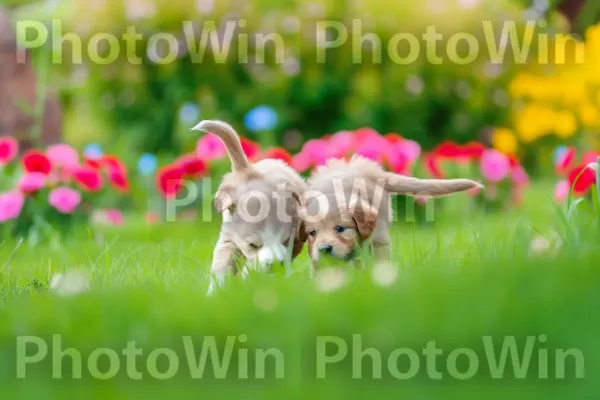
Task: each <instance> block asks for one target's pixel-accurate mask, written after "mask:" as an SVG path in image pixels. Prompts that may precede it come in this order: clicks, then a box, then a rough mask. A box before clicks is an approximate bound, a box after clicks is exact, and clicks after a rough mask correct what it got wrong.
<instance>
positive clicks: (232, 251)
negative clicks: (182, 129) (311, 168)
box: [193, 120, 307, 293]
mask: <svg viewBox="0 0 600 400" xmlns="http://www.w3.org/2000/svg"><path fill="white" fill-rule="evenodd" d="M193 129H194V130H200V131H204V132H210V133H212V134H215V135H217V136H218V137H219V138H220V139H221V140H222V141H223V143H224V144H225V148H226V149H227V153H228V155H229V159H230V160H231V167H232V171H231V172H229V173H227V174H226V175H225V176H223V179H222V182H221V183H220V185H219V187H218V189H217V192H216V194H215V198H214V206H215V208H216V210H217V211H218V212H219V213H222V215H223V222H222V225H221V233H220V235H219V239H218V241H217V244H216V247H215V250H214V253H213V260H212V267H211V271H212V273H213V274H214V275H215V278H216V283H217V284H218V285H221V284H222V283H223V282H224V280H225V278H226V276H227V273H228V272H233V273H234V274H235V273H237V271H236V268H235V265H236V258H237V257H238V256H241V257H242V258H243V259H245V261H246V263H247V264H251V265H253V266H259V267H261V269H263V270H269V269H270V268H271V266H272V265H273V263H275V262H277V261H285V260H292V259H294V258H295V257H296V256H297V255H298V254H299V253H300V252H301V250H302V248H303V247H304V242H306V239H307V238H306V236H304V232H299V231H298V228H299V225H300V219H299V214H298V209H299V204H300V196H301V195H302V193H303V192H304V190H305V188H306V182H305V181H304V179H302V177H301V176H300V175H299V174H298V173H297V172H296V171H295V170H294V169H292V168H291V167H290V166H288V165H287V164H286V163H285V162H283V161H281V160H275V159H264V160H261V161H258V162H256V163H254V164H252V163H250V161H249V160H248V158H247V157H246V155H245V154H244V152H243V150H242V145H241V142H240V138H239V136H238V134H237V132H236V131H235V130H234V129H233V128H232V127H231V126H230V125H229V124H227V123H224V122H221V121H211V120H206V121H202V122H200V123H199V124H198V125H196V126H195V127H194V128H193ZM214 290H215V282H212V283H211V286H210V288H209V293H212V292H213V291H214Z"/></svg>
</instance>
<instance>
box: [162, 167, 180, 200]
mask: <svg viewBox="0 0 600 400" xmlns="http://www.w3.org/2000/svg"><path fill="white" fill-rule="evenodd" d="M183 175H184V171H183V168H181V166H180V165H178V164H171V165H167V166H165V167H162V168H160V169H159V170H158V173H157V174H156V186H157V187H158V190H160V192H161V194H162V195H163V196H164V197H166V198H168V199H170V198H173V197H175V196H177V193H178V192H179V190H181V187H182V186H183Z"/></svg>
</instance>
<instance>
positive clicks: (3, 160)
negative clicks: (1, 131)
mask: <svg viewBox="0 0 600 400" xmlns="http://www.w3.org/2000/svg"><path fill="white" fill-rule="evenodd" d="M18 152H19V142H18V141H17V139H15V138H14V137H12V136H3V137H0V166H2V165H6V164H8V163H10V162H11V161H12V160H14V159H15V157H17V153H18Z"/></svg>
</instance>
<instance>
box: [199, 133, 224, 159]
mask: <svg viewBox="0 0 600 400" xmlns="http://www.w3.org/2000/svg"><path fill="white" fill-rule="evenodd" d="M196 155H197V156H198V158H200V159H201V160H204V161H211V160H216V159H220V158H223V157H225V156H226V155H227V149H225V145H224V144H223V142H222V141H221V139H219V137H218V136H217V135H213V134H212V133H209V134H206V135H204V136H202V137H201V138H200V139H199V140H198V143H197V144H196Z"/></svg>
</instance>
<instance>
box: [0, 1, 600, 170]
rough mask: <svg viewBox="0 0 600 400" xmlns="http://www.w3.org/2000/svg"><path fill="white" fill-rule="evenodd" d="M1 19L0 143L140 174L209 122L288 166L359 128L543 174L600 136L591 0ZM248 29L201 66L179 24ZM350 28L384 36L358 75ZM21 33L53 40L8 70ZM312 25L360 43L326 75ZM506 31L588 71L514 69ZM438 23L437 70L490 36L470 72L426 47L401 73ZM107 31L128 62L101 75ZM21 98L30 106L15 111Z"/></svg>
mask: <svg viewBox="0 0 600 400" xmlns="http://www.w3.org/2000/svg"><path fill="white" fill-rule="evenodd" d="M0 15H1V17H0V27H1V32H2V33H1V34H0V42H1V43H2V51H3V53H2V54H3V55H2V57H3V58H2V66H1V67H0V80H1V82H0V114H1V115H0V136H2V135H12V136H16V137H18V138H19V139H20V140H22V141H23V143H26V145H31V146H33V145H37V144H39V143H42V144H44V145H46V144H49V143H54V142H57V141H66V142H68V143H70V144H72V145H74V146H76V147H78V148H83V147H84V146H87V145H89V144H90V143H93V144H97V145H98V146H101V147H103V148H108V149H110V150H109V151H110V152H113V153H116V154H119V155H120V156H121V157H123V158H124V159H125V160H128V159H129V162H130V163H134V162H135V161H134V160H137V157H139V155H140V154H142V153H153V154H156V155H159V156H163V157H165V158H169V157H172V156H174V155H178V154H181V153H182V152H186V151H190V150H191V149H194V148H195V146H196V141H197V140H198V135H197V134H194V133H191V132H190V128H191V127H193V126H194V125H195V124H196V123H197V122H198V121H199V120H200V119H204V118H219V119H222V120H226V121H229V122H231V123H232V124H233V125H234V126H235V127H236V128H237V129H239V131H240V133H241V134H242V135H244V136H247V137H248V138H250V139H253V140H255V141H257V142H260V143H261V144H264V145H277V146H281V147H283V148H285V149H286V150H288V151H289V152H291V153H293V152H296V151H298V150H299V149H300V148H301V146H302V144H303V143H304V142H306V141H307V140H308V139H310V138H315V137H321V136H324V135H327V134H331V133H334V132H337V131H340V130H354V129H358V128H362V127H371V128H373V129H375V130H377V131H378V132H380V133H382V134H387V133H398V134H400V135H402V136H404V137H406V138H409V139H413V140H415V141H417V142H418V143H419V144H420V145H421V146H422V148H423V149H424V151H427V150H430V149H432V148H433V147H435V146H436V145H438V144H439V143H440V142H442V141H444V140H447V139H448V140H453V141H456V142H457V143H466V142H469V141H472V140H477V141H482V142H484V143H485V144H488V145H492V146H494V147H497V148H498V149H499V150H501V151H504V152H507V153H515V154H516V155H517V156H519V157H520V158H521V161H522V163H523V164H524V165H525V166H526V167H527V169H528V171H530V172H531V173H542V174H543V169H542V168H540V165H546V164H545V163H546V162H547V158H549V157H552V151H553V149H554V148H555V147H556V146H557V145H562V144H577V145H581V146H587V147H588V148H589V147H595V143H596V136H597V131H598V128H600V112H599V109H598V106H600V95H598V93H597V92H596V88H597V86H595V85H596V84H597V83H598V82H597V81H598V78H597V73H596V72H595V71H596V63H597V61H598V60H597V58H598V55H595V54H592V53H593V52H594V51H595V52H596V53H598V52H599V51H600V50H595V49H598V48H599V47H600V39H599V38H598V36H599V33H598V30H594V24H595V22H596V21H597V17H598V16H600V3H599V2H596V1H585V0H565V1H560V0H425V1H420V2H397V1H391V0H369V1H366V0H344V1H340V0H311V1H306V0H285V1H282V0H277V1H273V0H253V1H242V0H219V1H217V0H170V1H163V0H86V1H83V0H82V1H68V0H47V1H27V0H20V1H19V0H12V1H11V0H5V1H3V5H2V6H1V8H0ZM241 19H243V20H245V22H246V23H245V24H244V26H243V27H240V26H239V25H238V27H237V29H236V31H235V32H236V34H234V35H233V39H232V41H231V43H230V48H228V51H227V57H226V59H225V62H221V63H219V62H216V61H215V54H213V53H214V48H212V49H211V48H210V47H211V46H208V47H209V48H208V49H207V50H206V54H205V56H204V57H203V58H202V61H201V62H198V59H196V57H195V56H194V55H193V54H191V53H194V51H190V49H189V46H188V42H189V37H188V36H186V32H185V27H184V21H189V22H190V23H191V24H192V26H193V27H194V28H195V29H194V32H195V36H194V37H195V39H196V42H197V43H200V40H201V37H200V34H201V31H202V27H203V26H206V25H203V24H206V23H207V22H214V23H215V26H216V29H217V30H218V32H219V37H220V38H221V39H224V38H226V37H227V30H226V28H225V27H226V23H227V21H239V20H241ZM354 19H359V20H360V21H361V23H362V33H363V34H366V33H375V34H376V35H377V37H378V38H380V39H381V42H382V43H383V48H382V49H383V50H384V51H383V52H382V57H381V60H377V59H375V62H374V57H373V55H374V53H376V51H375V50H376V49H374V48H373V45H372V44H371V43H369V42H368V41H367V42H366V43H364V45H363V46H362V47H361V49H360V53H361V54H362V62H360V63H354V62H353V51H356V49H354V48H353V40H350V39H352V30H351V27H352V20H354ZM540 20H543V22H541V23H537V22H538V21H540ZM19 21H41V22H43V23H44V24H46V26H47V27H48V29H49V31H50V33H49V37H48V40H47V41H46V42H47V43H46V45H44V46H41V47H37V48H35V49H31V51H29V53H28V57H29V65H28V66H24V65H21V64H19V65H13V64H15V63H14V62H11V57H12V59H14V54H15V51H14V48H13V46H14V45H23V43H16V42H17V41H18V40H21V41H22V39H23V38H19V39H18V40H17V38H16V37H15V35H14V31H12V30H11V29H12V28H14V26H15V24H16V23H18V22H19ZM318 21H337V22H340V23H343V24H344V25H346V26H347V27H348V29H349V32H350V39H349V40H347V41H346V43H345V44H344V45H342V46H340V47H336V48H332V49H328V50H327V51H326V62H324V63H319V62H317V54H318V52H319V49H320V47H319V46H322V43H320V42H319V40H320V39H319V37H318V35H317V29H316V25H317V23H318ZM484 21H488V22H489V23H490V24H492V25H493V26H494V27H495V32H496V37H497V39H498V41H497V42H496V45H498V46H504V47H505V48H506V49H505V50H506V51H507V53H506V56H505V57H504V59H503V60H502V62H494V60H493V59H491V57H490V53H489V46H490V45H489V43H488V44H487V45H486V42H485V40H486V39H485V38H486V36H484V32H483V29H482V26H483V25H482V23H483V22H484ZM507 22H508V23H513V22H514V24H515V26H516V29H517V31H518V34H519V36H520V37H524V36H523V35H526V34H527V32H526V26H527V23H528V22H534V23H535V27H536V31H535V32H536V34H535V35H534V37H533V41H532V44H531V46H532V49H537V48H539V46H541V45H543V44H541V43H540V41H539V35H538V34H547V36H548V37H549V38H550V39H549V41H550V45H547V46H548V47H550V49H553V45H552V43H554V40H556V38H558V37H561V35H563V34H566V35H573V37H574V38H575V39H576V40H577V41H579V42H580V43H581V44H582V45H584V46H585V48H586V59H585V63H583V64H577V65H575V64H574V63H572V62H571V61H573V60H575V54H576V48H575V44H573V43H570V44H568V45H567V46H566V47H565V48H566V50H565V51H566V55H565V56H564V57H563V58H564V59H566V61H567V62H566V63H563V65H556V64H557V63H556V62H554V60H555V57H553V56H555V55H556V54H554V53H553V51H552V50H551V51H550V60H549V61H548V62H547V63H544V62H540V59H539V58H538V57H537V53H536V52H535V51H531V52H530V53H529V54H530V57H528V58H527V60H526V62H520V61H522V60H516V59H515V57H514V54H513V51H512V50H513V49H512V48H511V46H510V45H509V46H507V45H506V43H502V40H501V37H500V36H501V32H502V29H503V28H505V27H506V26H507V25H506V24H507ZM57 23H58V24H59V25H60V26H59V27H58V28H57V25H56V24H57ZM53 26H54V28H53ZM429 26H435V28H436V30H437V32H439V33H441V34H443V35H444V38H443V39H441V40H440V41H438V42H437V43H438V46H437V47H438V53H439V54H440V55H441V56H442V57H443V56H444V55H445V54H446V51H445V49H446V45H447V42H448V38H449V37H451V35H452V34H454V33H459V32H460V33H469V34H472V35H474V36H475V37H478V38H481V39H482V40H480V43H481V44H482V45H481V46H480V47H481V48H480V51H479V54H478V57H477V58H476V60H474V61H473V62H472V63H469V64H467V65H457V64H455V63H452V62H448V59H447V58H445V59H444V61H443V62H441V63H437V64H436V63H432V62H430V60H428V59H426V57H425V53H426V52H425V47H424V45H423V47H422V51H421V55H420V57H419V58H417V59H416V60H415V61H414V62H412V63H410V64H408V65H401V64H398V63H397V62H394V61H393V59H391V58H390V56H389V54H388V52H387V51H385V50H386V48H387V45H386V44H387V42H388V41H389V40H390V38H392V37H393V36H394V35H396V34H398V33H411V34H414V35H416V36H417V37H420V35H422V34H423V33H425V32H426V30H427V27H429ZM128 27H129V28H128ZM131 27H134V29H135V30H136V32H138V33H140V34H141V36H142V37H143V38H142V39H141V40H139V41H137V42H136V46H135V53H136V55H137V56H139V57H140V58H141V60H140V63H132V62H131V60H130V59H128V56H127V54H126V51H125V43H124V41H123V40H122V39H121V37H122V35H123V33H125V32H127V29H131ZM158 33H162V34H164V33H168V34H170V35H173V36H174V37H175V38H177V40H178V49H177V53H176V56H175V57H174V58H173V59H172V62H169V63H166V64H164V63H161V62H160V57H158V58H157V54H158V55H159V56H160V55H161V51H162V52H163V53H164V51H165V48H164V47H161V45H165V44H166V43H167V42H166V41H162V42H161V43H159V45H158V46H157V47H156V48H157V50H155V51H150V50H149V43H148V41H149V40H150V38H151V37H152V35H155V34H158ZM269 33H277V34H279V35H281V37H282V38H283V40H284V43H285V51H284V54H278V52H276V51H274V47H273V46H268V45H267V46H266V50H265V52H264V53H265V54H263V53H262V52H257V50H256V48H257V46H256V43H255V41H254V40H253V37H254V35H256V34H269ZM61 34H62V35H63V37H65V35H71V34H76V35H77V38H78V39H77V40H79V41H80V42H81V43H80V44H79V45H81V46H82V48H83V56H82V59H81V62H78V61H77V59H76V57H74V53H73V51H74V50H73V49H74V48H75V47H73V44H72V43H73V42H72V41H69V40H65V41H64V43H62V46H61V43H60V35H61ZM98 34H108V35H113V36H114V37H116V38H117V39H118V40H119V43H120V52H119V54H118V57H116V59H115V60H114V62H110V63H108V64H107V65H100V64H98V63H94V62H91V61H90V57H89V56H88V53H87V51H86V49H87V48H88V46H89V45H90V40H92V41H96V40H97V39H98V36H97V35H98ZM241 34H247V37H249V38H250V39H249V40H248V54H247V57H246V58H247V62H239V60H240V56H243V54H240V52H239V48H240V46H239V44H240V43H239V41H240V37H242V35H241ZM95 36H96V38H95V39H94V37H95ZM186 38H187V39H186ZM26 39H27V40H31V39H30V38H26ZM57 43H58V44H57ZM76 43H77V41H76ZM95 44H96V45H97V46H96V47H97V48H99V49H100V53H101V54H102V56H107V55H108V56H110V48H109V46H107V41H106V40H97V42H95ZM242 44H244V43H242ZM464 44H465V43H464V42H463V43H461V45H464ZM354 46H356V44H354ZM150 47H151V46H150ZM213 47H214V46H213ZM242 47H243V46H242ZM400 47H402V46H400ZM457 49H458V50H457V52H458V53H461V54H465V53H466V52H468V49H466V50H465V48H462V50H461V46H460V45H459V46H457ZM588 49H589V50H588ZM402 51H406V49H404V50H400V52H401V53H402ZM61 52H62V59H60V58H57V57H59V56H60V54H58V53H61ZM102 52H104V53H102ZM107 52H108V53H107ZM599 54H600V53H599ZM263 57H264V63H263V62H261V58H263ZM57 59H58V60H59V61H58V62H57ZM35 87H38V88H41V90H38V91H37V92H36V89H35ZM41 91H42V92H43V93H41V94H40V92H41ZM21 97H22V98H24V99H29V100H30V101H28V102H27V103H28V105H25V106H23V104H22V103H23V102H20V101H18V99H19V98H21ZM42 103H43V104H42ZM34 121H38V123H37V124H36V123H34Z"/></svg>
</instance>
